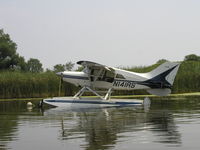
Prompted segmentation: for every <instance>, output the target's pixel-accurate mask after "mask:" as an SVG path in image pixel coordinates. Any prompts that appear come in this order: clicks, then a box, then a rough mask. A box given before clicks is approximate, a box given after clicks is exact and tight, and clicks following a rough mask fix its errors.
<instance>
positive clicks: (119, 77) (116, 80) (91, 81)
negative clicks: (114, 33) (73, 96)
mask: <svg viewBox="0 0 200 150" xmlns="http://www.w3.org/2000/svg"><path fill="white" fill-rule="evenodd" d="M114 69H115V74H113V75H108V76H105V75H102V76H101V75H98V76H94V77H92V78H91V76H89V75H88V73H87V72H72V71H65V72H63V73H62V74H63V80H64V81H66V82H69V83H72V84H74V85H76V86H81V87H83V86H88V87H93V88H103V89H110V88H112V89H113V90H133V89H149V87H148V86H145V85H139V84H137V81H139V82H140V81H145V80H148V77H147V76H146V75H145V74H142V73H135V72H130V71H125V70H121V69H117V68H114ZM104 74H106V73H104Z"/></svg>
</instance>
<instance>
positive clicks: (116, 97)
mask: <svg viewBox="0 0 200 150" xmlns="http://www.w3.org/2000/svg"><path fill="white" fill-rule="evenodd" d="M83 97H96V96H83ZM146 97H149V98H157V99H159V98H161V99H168V98H175V99H176V100H177V99H180V100H181V99H183V98H185V97H200V92H194V93H180V94H170V95H168V96H156V95H118V96H111V98H115V99H136V98H138V99H139V98H146ZM45 98H51V97H43V98H42V97H40V98H9V99H0V101H33V100H36V101H37V100H42V99H45Z"/></svg>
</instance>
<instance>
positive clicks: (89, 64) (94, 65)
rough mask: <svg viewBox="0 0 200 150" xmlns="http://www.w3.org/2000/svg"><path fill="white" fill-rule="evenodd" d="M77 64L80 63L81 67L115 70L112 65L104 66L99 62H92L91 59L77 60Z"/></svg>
mask: <svg viewBox="0 0 200 150" xmlns="http://www.w3.org/2000/svg"><path fill="white" fill-rule="evenodd" d="M77 64H78V65H82V66H83V67H89V68H99V69H101V68H104V69H106V70H109V71H113V72H114V71H115V70H114V69H113V68H112V67H108V66H105V65H102V64H99V63H95V62H92V61H78V62H77Z"/></svg>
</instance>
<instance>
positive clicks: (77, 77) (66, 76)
mask: <svg viewBox="0 0 200 150" xmlns="http://www.w3.org/2000/svg"><path fill="white" fill-rule="evenodd" d="M63 77H64V78H70V79H81V80H89V79H88V77H83V76H72V75H63Z"/></svg>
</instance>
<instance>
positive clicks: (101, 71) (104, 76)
mask: <svg viewBox="0 0 200 150" xmlns="http://www.w3.org/2000/svg"><path fill="white" fill-rule="evenodd" d="M77 64H79V65H82V66H83V67H84V72H85V73H87V74H88V76H89V79H90V81H91V82H93V81H97V80H100V81H102V80H110V82H111V78H112V81H113V80H114V76H115V69H114V68H112V67H108V66H105V65H102V64H98V63H95V62H91V61H78V62H77ZM108 82H109V81H108Z"/></svg>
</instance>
